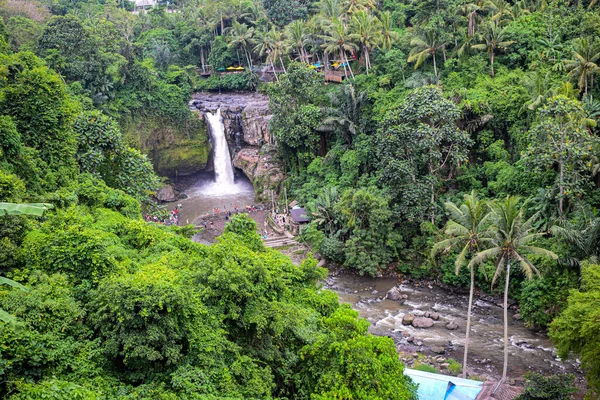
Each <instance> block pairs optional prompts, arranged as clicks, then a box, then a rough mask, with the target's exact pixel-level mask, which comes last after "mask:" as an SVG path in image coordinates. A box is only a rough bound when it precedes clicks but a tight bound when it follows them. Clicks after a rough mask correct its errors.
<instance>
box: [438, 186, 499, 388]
mask: <svg viewBox="0 0 600 400" xmlns="http://www.w3.org/2000/svg"><path fill="white" fill-rule="evenodd" d="M445 205H446V211H447V212H448V213H449V214H450V215H449V220H448V222H447V223H446V228H445V230H444V233H445V234H446V235H447V236H449V237H448V238H447V239H445V240H442V241H440V242H438V243H436V244H435V245H434V246H433V249H432V256H435V254H437V253H440V252H447V251H449V250H450V249H451V248H453V247H456V248H460V249H461V250H460V253H459V254H458V256H456V260H455V261H454V266H455V267H456V274H457V275H458V273H459V272H460V269H461V268H462V267H464V266H465V264H467V257H468V256H470V257H473V256H475V254H476V253H477V251H479V250H482V249H483V248H485V247H486V246H487V245H488V244H489V243H490V242H491V238H492V230H491V229H490V217H491V215H492V213H491V210H490V208H489V207H488V205H487V203H486V202H485V201H484V200H479V199H478V198H477V194H476V193H475V191H472V192H471V194H466V195H465V196H464V201H463V203H462V204H461V205H460V207H459V206H457V205H456V204H454V203H453V202H451V201H448V202H446V204H445ZM468 265H469V271H470V273H471V284H470V288H469V306H468V308H467V310H468V311H467V334H466V337H465V354H464V356H463V371H462V377H463V378H466V377H467V361H468V353H469V337H470V334H471V311H472V307H473V292H474V291H475V265H474V264H473V263H468Z"/></svg>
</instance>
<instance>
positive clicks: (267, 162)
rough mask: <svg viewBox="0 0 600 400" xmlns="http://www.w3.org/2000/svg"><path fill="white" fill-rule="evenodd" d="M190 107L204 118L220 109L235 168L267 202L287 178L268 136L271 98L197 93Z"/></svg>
mask: <svg viewBox="0 0 600 400" xmlns="http://www.w3.org/2000/svg"><path fill="white" fill-rule="evenodd" d="M189 104H190V108H191V109H192V110H193V111H197V112H198V113H199V114H200V116H201V118H203V116H204V115H205V114H206V113H207V112H210V113H214V112H216V111H217V109H218V108H219V107H220V108H221V115H222V117H223V124H224V125H225V135H226V136H227V142H228V143H229V149H230V151H231V154H232V156H233V165H234V166H235V167H236V168H239V169H240V170H242V171H243V172H244V174H245V175H246V176H247V177H248V178H249V179H250V180H251V181H252V183H253V184H254V188H255V190H256V195H257V197H258V198H259V199H260V198H264V199H267V198H268V197H269V195H270V190H275V191H278V188H279V185H280V183H281V182H282V181H283V179H284V178H285V176H284V173H283V168H282V165H280V162H279V161H278V158H277V153H276V149H275V146H274V145H273V144H272V138H271V137H270V135H269V121H270V119H271V113H270V112H269V98H268V97H267V96H266V95H263V94H260V93H225V94H218V93H196V94H194V96H193V99H192V100H191V101H190V103H189Z"/></svg>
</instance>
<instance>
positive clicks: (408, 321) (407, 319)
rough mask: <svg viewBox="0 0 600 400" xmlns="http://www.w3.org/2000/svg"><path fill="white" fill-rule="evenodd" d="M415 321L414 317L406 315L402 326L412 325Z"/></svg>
mask: <svg viewBox="0 0 600 400" xmlns="http://www.w3.org/2000/svg"><path fill="white" fill-rule="evenodd" d="M414 319H415V316H414V315H412V314H405V315H404V317H402V325H410V324H412V322H413V320H414Z"/></svg>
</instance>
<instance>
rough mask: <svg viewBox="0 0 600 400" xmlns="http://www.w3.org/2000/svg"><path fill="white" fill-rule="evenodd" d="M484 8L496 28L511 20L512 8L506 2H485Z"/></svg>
mask: <svg viewBox="0 0 600 400" xmlns="http://www.w3.org/2000/svg"><path fill="white" fill-rule="evenodd" d="M484 8H485V9H486V10H487V11H488V13H489V15H490V17H491V19H492V21H494V24H495V25H496V26H501V25H502V24H503V23H504V22H505V21H508V20H511V19H513V12H512V6H511V5H510V3H508V2H507V1H506V0H486V2H485V3H484Z"/></svg>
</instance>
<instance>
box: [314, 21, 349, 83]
mask: <svg viewBox="0 0 600 400" xmlns="http://www.w3.org/2000/svg"><path fill="white" fill-rule="evenodd" d="M322 38H323V40H324V41H325V43H323V45H322V46H321V47H323V49H324V50H325V52H326V53H327V54H335V53H338V54H339V56H340V60H341V62H342V64H343V65H344V72H345V74H346V76H348V70H350V75H351V76H352V79H354V72H353V71H352V68H351V67H350V63H349V62H348V57H347V56H346V52H348V51H355V50H357V49H358V46H357V44H356V41H357V39H358V37H357V35H356V34H354V33H350V32H349V31H348V26H347V25H346V24H345V23H344V22H343V21H342V20H341V19H334V20H333V22H332V24H331V27H330V29H329V32H328V33H327V34H325V35H323V36H322ZM346 68H348V69H346Z"/></svg>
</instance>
